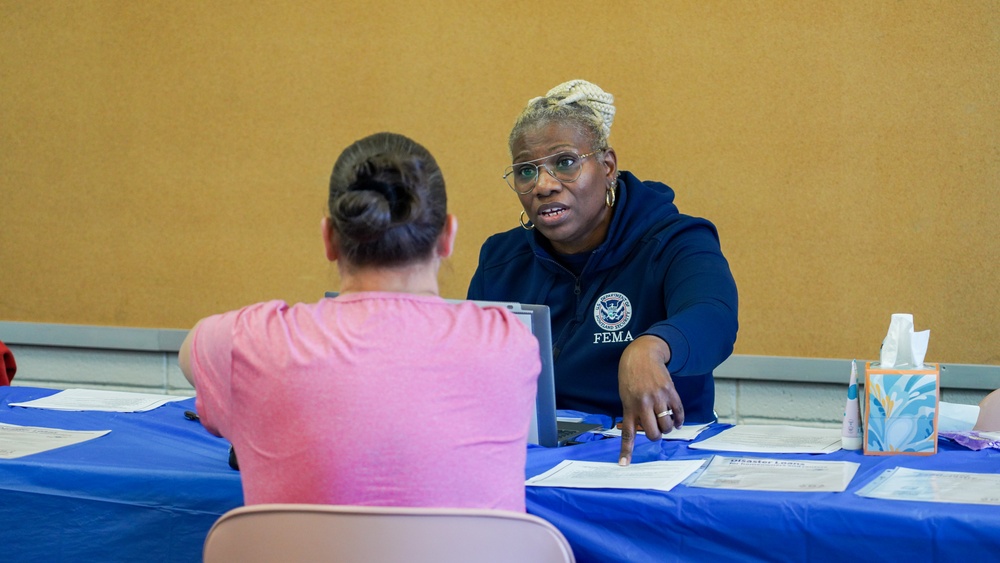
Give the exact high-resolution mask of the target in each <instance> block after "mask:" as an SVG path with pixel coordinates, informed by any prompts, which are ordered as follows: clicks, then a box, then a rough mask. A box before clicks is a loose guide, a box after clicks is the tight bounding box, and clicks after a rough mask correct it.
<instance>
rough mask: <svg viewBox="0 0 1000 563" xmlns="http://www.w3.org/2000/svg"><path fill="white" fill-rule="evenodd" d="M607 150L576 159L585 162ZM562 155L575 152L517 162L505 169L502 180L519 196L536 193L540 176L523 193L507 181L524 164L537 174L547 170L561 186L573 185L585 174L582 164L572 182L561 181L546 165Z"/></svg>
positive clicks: (563, 152) (555, 153) (556, 153)
mask: <svg viewBox="0 0 1000 563" xmlns="http://www.w3.org/2000/svg"><path fill="white" fill-rule="evenodd" d="M606 150H608V147H604V148H601V149H597V150H594V151H591V152H588V153H587V154H580V155H576V157H577V158H578V159H580V160H581V161H583V160H584V159H586V158H587V157H591V156H594V155H595V154H597V153H599V152H604V151H606ZM561 154H573V151H569V150H565V151H559V152H554V153H552V154H549V155H545V156H542V157H539V158H535V159H532V160H525V161H524V162H515V163H514V164H511V165H510V166H508V167H507V168H506V169H505V170H506V171H505V172H504V175H503V176H502V178H503V181H504V183H505V184H507V187H509V188H510V189H512V190H514V193H516V194H519V195H528V194H530V193H531V192H532V191H534V189H535V186H537V185H538V175H537V174H536V175H535V181H534V182H533V183H532V184H531V187H530V188H528V190H527V191H523V192H522V191H521V190H518V189H517V188H515V187H514V186H513V185H512V184H511V183H510V180H508V179H507V177H508V176H510V175H511V174H513V173H514V172H516V171H515V170H514V167H515V166H520V165H523V164H530V165H532V166H534V167H535V171H536V172H537V171H538V170H540V169H542V168H544V169H545V171H546V172H548V174H549V176H552V177H553V178H555V180H556V181H557V182H559V183H560V184H571V183H573V182H575V181H577V180H579V179H580V176H581V175H582V174H583V164H581V165H580V173H579V174H577V176H576V178H573V179H572V180H560V179H559V178H558V177H557V176H556V174H555V172H553V171H552V170H549V166H548V164H546V163H545V160H546V159H549V158H552V157H553V156H559V155H561ZM539 161H541V164H540V165H539V164H535V163H536V162H539Z"/></svg>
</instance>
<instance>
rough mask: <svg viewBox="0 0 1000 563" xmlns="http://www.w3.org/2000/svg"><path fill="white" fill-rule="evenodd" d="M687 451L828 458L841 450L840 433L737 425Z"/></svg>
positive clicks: (814, 429) (837, 431) (832, 430)
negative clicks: (803, 455)
mask: <svg viewBox="0 0 1000 563" xmlns="http://www.w3.org/2000/svg"><path fill="white" fill-rule="evenodd" d="M688 447H689V448H692V449H696V450H718V451H723V452H753V453H769V454H828V453H830V452H835V451H837V450H839V449H840V429H839V428H832V429H831V428H806V427H801V426H783V425H769V424H737V425H736V426H733V427H732V428H727V429H725V430H723V431H722V432H720V433H718V434H716V435H715V436H712V437H711V438H707V439H705V440H702V441H701V442H697V443H694V444H691V445H690V446H688Z"/></svg>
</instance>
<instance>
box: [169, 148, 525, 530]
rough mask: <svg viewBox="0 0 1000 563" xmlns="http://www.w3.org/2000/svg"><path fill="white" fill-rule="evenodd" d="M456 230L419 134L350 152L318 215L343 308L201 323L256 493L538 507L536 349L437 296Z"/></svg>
mask: <svg viewBox="0 0 1000 563" xmlns="http://www.w3.org/2000/svg"><path fill="white" fill-rule="evenodd" d="M457 226H458V223H457V221H456V219H455V217H454V216H453V215H450V214H448V213H447V197H446V194H445V186H444V178H443V176H442V174H441V170H440V168H438V165H437V163H436V162H435V160H434V158H433V157H432V156H431V154H430V153H429V152H428V151H427V150H426V149H425V148H424V147H422V146H421V145H419V144H417V143H415V142H414V141H412V140H410V139H408V138H406V137H404V136H402V135H397V134H393V133H379V134H375V135H372V136H369V137H366V138H364V139H361V140H359V141H357V142H355V143H354V144H353V145H351V146H350V147H348V148H347V149H345V150H344V152H343V153H342V154H341V155H340V157H339V158H338V160H337V162H336V164H335V165H334V168H333V173H332V175H331V178H330V195H329V216H328V217H326V218H324V219H323V220H322V231H323V241H324V243H325V247H326V256H327V258H328V259H329V260H330V261H332V262H335V263H336V265H337V269H338V271H339V273H340V280H341V287H340V292H339V295H338V297H336V298H332V299H330V298H327V299H323V300H321V301H319V302H318V303H310V304H301V303H300V304H295V305H291V306H290V305H288V304H286V303H285V302H283V301H270V302H265V303H259V304H256V305H250V306H248V307H245V308H242V309H239V310H236V311H231V312H228V313H223V314H221V315H214V316H211V317H208V318H205V319H203V320H201V321H199V322H198V324H197V325H196V326H195V327H194V329H192V330H191V332H190V333H189V335H188V337H187V339H186V340H185V342H184V344H183V346H182V347H181V350H180V356H179V361H180V365H181V369H182V370H183V372H184V374H185V376H186V377H187V378H188V380H189V381H190V382H191V383H192V385H194V387H195V390H196V392H197V399H196V405H197V409H198V413H199V415H200V416H201V421H202V423H203V424H204V425H205V427H206V428H207V429H208V430H209V431H210V432H212V433H215V434H218V435H220V436H224V437H225V438H227V439H228V440H229V441H230V442H231V443H232V444H233V447H234V449H235V451H236V452H237V454H238V456H239V465H240V472H241V475H242V480H243V492H244V500H245V502H246V503H247V504H256V503H275V502H281V503H317V504H358V505H394V506H445V507H478V508H498V509H507V510H519V511H523V510H524V463H525V456H526V442H527V434H528V428H529V425H530V422H531V416H532V407H533V404H534V396H535V388H536V380H537V377H538V373H539V370H540V367H541V366H540V361H539V354H538V342H537V340H535V338H534V337H533V336H532V335H531V333H530V331H529V330H528V329H527V328H526V327H525V326H524V325H523V324H522V323H521V322H520V321H519V320H518V319H517V318H516V317H515V316H514V315H512V314H511V313H509V312H508V311H506V310H504V309H502V308H493V307H486V308H481V307H479V306H477V305H475V304H473V303H468V302H466V303H461V304H453V303H449V302H446V301H445V300H444V299H442V298H441V297H439V296H438V283H437V274H438V268H439V266H440V263H441V260H442V259H444V258H446V257H448V256H449V255H450V254H451V252H452V248H453V246H454V242H455V234H456V230H457Z"/></svg>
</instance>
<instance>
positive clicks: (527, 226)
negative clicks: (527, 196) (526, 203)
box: [517, 211, 535, 231]
mask: <svg viewBox="0 0 1000 563" xmlns="http://www.w3.org/2000/svg"><path fill="white" fill-rule="evenodd" d="M524 216H525V213H524V211H522V212H521V216H520V217H518V218H517V221H518V223H521V228H522V229H524V230H526V231H530V230H531V229H534V228H535V224H534V223H532V222H531V221H528V222H527V223H525V222H524Z"/></svg>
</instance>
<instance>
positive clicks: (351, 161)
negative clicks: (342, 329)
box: [329, 133, 448, 266]
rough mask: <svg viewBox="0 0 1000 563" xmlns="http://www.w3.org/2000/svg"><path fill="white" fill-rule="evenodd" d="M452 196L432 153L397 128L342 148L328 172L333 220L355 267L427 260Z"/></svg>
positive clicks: (342, 249)
mask: <svg viewBox="0 0 1000 563" xmlns="http://www.w3.org/2000/svg"><path fill="white" fill-rule="evenodd" d="M447 203H448V198H447V195H446V194H445V187H444V176H443V175H442V173H441V169H440V168H439V167H438V164H437V161H435V160H434V157H433V156H431V153H430V152H429V151H428V150H427V149H425V148H424V147H423V146H421V145H420V144H418V143H416V142H415V141H413V140H411V139H409V138H407V137H405V136H403V135H399V134H396V133H376V134H374V135H370V136H368V137H365V138H363V139H361V140H358V141H356V142H354V144H352V145H351V146H349V147H347V148H346V149H344V152H342V153H341V154H340V157H339V158H338V159H337V162H336V164H334V165H333V172H332V173H331V174H330V198H329V210H330V223H331V225H332V227H333V229H334V230H335V231H336V233H337V235H338V240H339V246H340V251H341V253H342V255H343V257H344V258H346V259H347V261H348V262H349V263H350V264H352V265H356V266H403V265H406V264H409V263H412V262H416V261H420V260H423V259H427V258H429V257H430V256H431V253H432V251H433V248H434V244H435V242H436V241H437V238H438V236H439V235H440V234H441V230H442V229H443V228H444V224H445V218H446V215H447Z"/></svg>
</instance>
